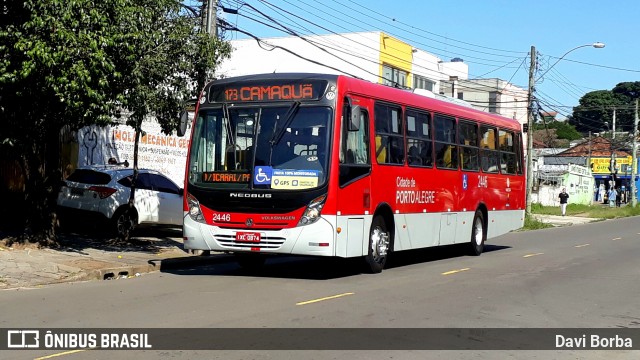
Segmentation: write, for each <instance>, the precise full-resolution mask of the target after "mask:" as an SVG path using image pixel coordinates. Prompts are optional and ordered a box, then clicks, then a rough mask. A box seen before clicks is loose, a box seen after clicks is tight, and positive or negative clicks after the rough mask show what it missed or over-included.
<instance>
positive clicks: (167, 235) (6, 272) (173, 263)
mask: <svg viewBox="0 0 640 360" xmlns="http://www.w3.org/2000/svg"><path fill="white" fill-rule="evenodd" d="M181 235H182V234H181V232H180V231H176V230H164V229H163V230H154V229H152V230H151V231H150V232H145V234H144V236H142V235H141V236H140V237H134V238H133V239H132V240H131V241H130V243H128V244H121V243H118V242H117V241H116V240H115V239H96V238H93V237H92V236H90V235H77V234H61V235H59V241H60V243H61V247H60V248H58V249H37V248H35V247H25V246H22V245H20V244H14V246H11V247H6V246H4V245H2V243H0V290H2V289H15V288H33V287H39V286H44V285H48V284H56V283H63V282H73V281H84V280H112V279H113V280H115V279H126V278H131V277H136V276H141V275H142V274H144V273H149V272H153V271H160V270H167V269H169V268H180V267H185V266H193V265H197V264H204V263H212V262H217V261H228V260H231V259H232V258H231V256H229V255H226V254H212V255H211V256H193V255H190V254H187V253H186V252H185V251H184V250H183V249H182V238H181ZM0 240H2V237H0Z"/></svg>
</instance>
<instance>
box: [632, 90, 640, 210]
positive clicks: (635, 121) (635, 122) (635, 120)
mask: <svg viewBox="0 0 640 360" xmlns="http://www.w3.org/2000/svg"><path fill="white" fill-rule="evenodd" d="M637 138H638V99H636V111H635V116H634V118H633V147H632V149H633V150H631V207H636V205H637V204H638V197H637V196H636V173H637V172H638V166H637V164H636V161H637V160H636V145H638V144H637V142H638V140H637Z"/></svg>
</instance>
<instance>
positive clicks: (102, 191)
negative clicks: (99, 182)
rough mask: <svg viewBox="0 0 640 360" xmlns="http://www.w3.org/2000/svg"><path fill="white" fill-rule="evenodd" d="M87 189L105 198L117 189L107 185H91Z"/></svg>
mask: <svg viewBox="0 0 640 360" xmlns="http://www.w3.org/2000/svg"><path fill="white" fill-rule="evenodd" d="M89 190H90V191H95V192H96V193H97V194H98V196H99V197H100V199H106V198H108V197H109V196H111V195H113V194H114V193H115V192H116V191H117V190H116V189H114V188H110V187H107V186H92V187H90V188H89Z"/></svg>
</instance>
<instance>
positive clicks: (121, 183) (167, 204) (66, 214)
mask: <svg viewBox="0 0 640 360" xmlns="http://www.w3.org/2000/svg"><path fill="white" fill-rule="evenodd" d="M132 179H133V169H130V168H124V167H122V166H119V165H99V166H96V165H93V166H86V167H81V168H78V169H77V170H76V171H74V172H73V173H72V174H71V175H69V177H68V178H67V179H66V180H65V185H64V186H62V188H61V189H60V193H59V194H58V201H57V204H58V212H59V214H60V217H61V220H62V221H63V224H64V222H65V220H66V221H74V220H76V221H81V219H80V217H82V218H83V219H82V220H84V218H85V217H89V218H91V217H93V218H96V217H97V218H98V220H107V221H108V222H109V224H110V227H111V229H112V230H113V232H114V233H115V234H116V235H117V236H119V237H125V238H126V237H128V236H129V235H130V231H131V230H133V228H135V227H136V226H137V225H139V224H159V225H176V226H182V224H183V220H184V219H183V217H184V215H183V211H182V206H183V205H182V204H183V201H182V195H183V191H182V189H181V188H180V187H179V186H178V185H176V184H175V183H174V182H173V181H171V179H169V178H167V177H166V176H164V175H162V174H161V173H159V172H157V171H155V170H148V169H140V170H138V179H137V181H136V190H135V191H136V193H135V197H134V208H135V211H133V213H131V214H129V213H128V212H127V211H125V210H126V209H127V207H128V206H127V204H128V202H129V194H130V193H131V181H132Z"/></svg>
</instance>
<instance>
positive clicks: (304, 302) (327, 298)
mask: <svg viewBox="0 0 640 360" xmlns="http://www.w3.org/2000/svg"><path fill="white" fill-rule="evenodd" d="M353 294H355V293H352V292H348V293H344V294H338V295H333V296H327V297H323V298H319V299H314V300H309V301H303V302H299V303H296V305H307V304H313V303H317V302H320V301H325V300H331V299H337V298H341V297H343V296H349V295H353Z"/></svg>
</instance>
